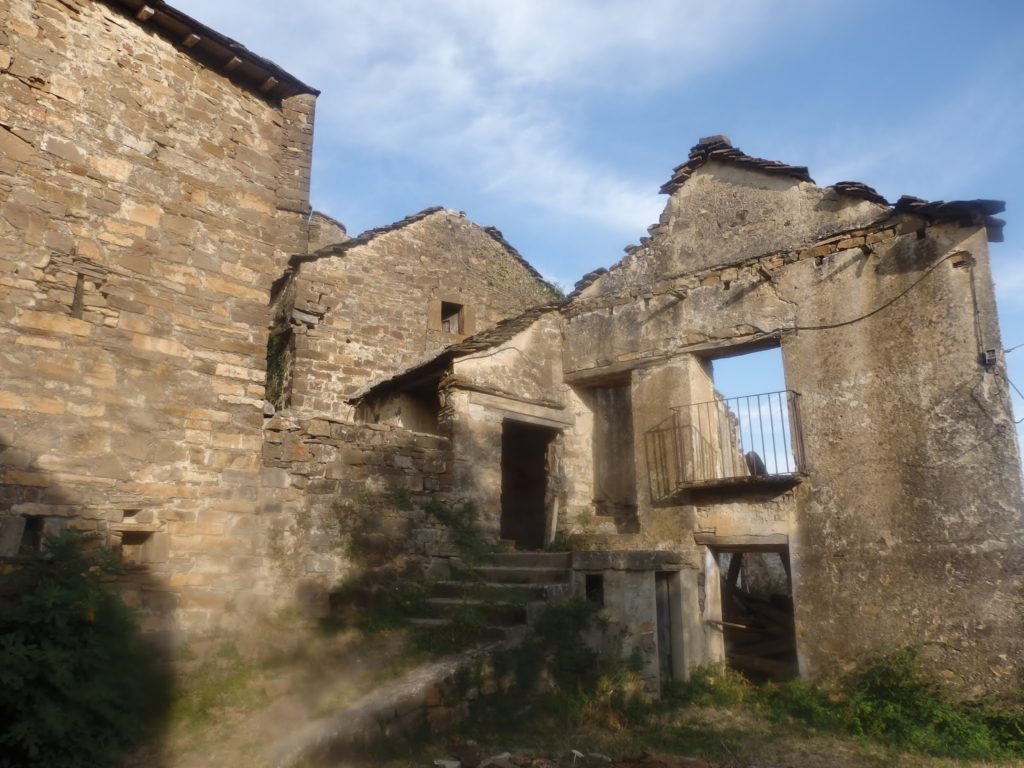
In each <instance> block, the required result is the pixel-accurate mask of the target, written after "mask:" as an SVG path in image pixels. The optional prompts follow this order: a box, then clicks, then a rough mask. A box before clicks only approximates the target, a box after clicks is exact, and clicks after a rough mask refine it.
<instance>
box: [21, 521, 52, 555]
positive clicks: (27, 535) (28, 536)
mask: <svg viewBox="0 0 1024 768" xmlns="http://www.w3.org/2000/svg"><path fill="white" fill-rule="evenodd" d="M45 523H46V520H45V518H42V517H26V518H25V528H24V529H23V530H22V532H21V549H34V550H38V549H41V548H42V546H43V526H44V524H45Z"/></svg>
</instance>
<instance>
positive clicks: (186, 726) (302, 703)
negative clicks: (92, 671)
mask: <svg viewBox="0 0 1024 768" xmlns="http://www.w3.org/2000/svg"><path fill="white" fill-rule="evenodd" d="M263 658H264V661H262V662H259V663H253V662H252V661H251V660H245V659H243V658H242V656H241V654H240V653H239V652H238V650H237V649H236V648H235V647H234V646H232V645H231V644H223V645H221V646H219V647H213V648H211V649H210V650H209V651H208V652H206V653H203V654H202V656H201V657H199V658H194V659H190V660H184V661H182V662H181V663H180V664H179V668H180V671H181V673H182V674H181V675H180V676H179V681H178V684H179V701H178V702H177V703H176V704H175V706H174V708H173V710H172V713H171V717H170V719H169V721H168V725H167V728H166V731H165V733H164V738H163V740H162V743H161V744H160V745H157V746H154V747H152V748H150V749H147V750H145V751H144V752H141V753H140V754H139V755H137V756H136V759H135V760H134V761H133V762H132V764H131V765H132V768H141V767H142V766H145V768H157V767H159V768H206V767H207V766H218V768H261V767H262V766H276V765H285V764H288V762H287V759H286V758H288V757H289V756H290V755H293V754H294V746H295V745H296V744H297V743H298V744H301V743H303V741H304V740H308V738H310V737H312V738H315V737H316V734H317V733H318V732H320V731H325V729H326V731H330V729H332V728H338V727H346V725H352V726H357V724H358V718H359V717H362V716H363V715H365V714H366V713H365V712H364V711H363V710H366V709H367V707H371V708H372V706H373V705H374V704H375V703H376V704H379V703H380V702H381V701H383V700H386V699H388V697H390V696H401V695H402V692H403V691H405V690H407V689H408V687H409V686H410V685H417V684H419V683H420V682H422V681H423V680H424V679H426V678H429V677H430V675H431V670H436V669H437V666H438V663H437V662H424V661H423V660H422V659H420V660H417V659H415V658H412V657H410V655H409V653H408V650H407V648H406V647H405V645H404V643H403V638H402V636H401V634H400V633H379V634H375V635H372V636H370V637H364V636H362V635H360V634H359V633H357V632H345V633H340V634H336V635H333V636H324V637H317V636H310V637H309V638H308V639H307V640H306V641H305V642H303V643H302V644H301V645H300V646H298V647H294V646H293V647H289V648H283V649H280V650H279V651H278V652H276V653H274V654H270V655H269V660H267V659H268V657H267V656H266V655H265V656H264V657H263ZM360 712H362V713H363V714H362V715H361V714H360ZM584 720H586V718H584ZM473 738H475V739H476V741H472V740H469V739H468V738H465V737H462V738H458V739H455V738H451V737H446V736H444V735H442V734H435V735H434V736H433V738H432V739H430V741H429V742H428V743H426V744H421V745H418V746H415V747H407V746H404V745H398V744H392V745H388V746H386V747H385V750H384V751H383V752H377V753H374V754H370V755H366V754H364V755H359V756H355V755H353V756H349V757H345V758H342V759H340V760H338V761H336V762H334V763H331V765H335V766H353V767H354V766H359V767H360V768H363V767H369V766H375V767H376V766H380V767H381V768H385V767H386V768H420V767H422V768H430V767H431V766H434V765H435V761H442V760H450V761H458V762H459V764H460V766H461V768H570V767H571V768H818V767H819V766H820V767H821V768H826V767H827V768H833V767H834V768H861V767H862V766H863V767H865V768H883V767H888V766H897V768H954V766H970V767H971V768H982V766H995V765H1003V766H1020V767H1021V768H1024V761H1017V762H1005V763H993V762H982V761H978V762H966V761H956V760H947V759H940V758H931V757H926V756H921V755H908V754H900V753H897V752H894V751H892V750H889V749H886V748H883V747H881V746H878V745H876V744H871V743H867V742H862V741H856V740H851V739H840V738H836V737H833V736H826V735H821V734H816V733H814V732H811V731H809V730H807V729H804V728H801V727H799V726H797V725H795V724H791V725H786V724H782V725H780V724H778V723H772V722H769V721H768V720H766V719H764V718H763V717H761V716H759V715H758V714H757V713H754V712H752V711H750V710H748V709H744V708H742V707H738V708H735V709H721V708H684V709H677V710H672V711H667V712H664V713H661V714H660V715H657V716H656V717H653V718H651V719H650V721H649V722H647V723H645V724H644V725H643V726H641V727H638V726H629V725H625V724H624V723H623V722H621V721H617V720H614V719H608V718H606V717H603V716H601V717H596V718H594V719H593V720H592V721H589V722H586V724H585V725H582V726H581V725H575V726H573V727H569V725H568V724H566V723H559V722H558V721H557V720H552V721H549V722H547V723H546V724H545V725H544V726H543V727H542V728H538V729H536V730H533V731H529V732H507V733H487V734H474V735H473ZM574 751H575V754H574ZM488 760H490V762H489V763H488ZM292 764H294V765H297V766H300V767H301V768H314V767H315V766H318V765H319V764H318V763H313V762H310V761H308V760H301V759H300V760H299V761H297V762H294V763H292ZM438 764H439V765H442V766H447V768H456V766H455V763H454V762H452V763H447V764H443V763H438Z"/></svg>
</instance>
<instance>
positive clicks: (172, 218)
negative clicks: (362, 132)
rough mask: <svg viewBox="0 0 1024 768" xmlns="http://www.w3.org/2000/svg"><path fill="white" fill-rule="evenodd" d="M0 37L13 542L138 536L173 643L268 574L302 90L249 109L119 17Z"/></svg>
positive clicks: (96, 10) (21, 18) (226, 609)
mask: <svg viewBox="0 0 1024 768" xmlns="http://www.w3.org/2000/svg"><path fill="white" fill-rule="evenodd" d="M0 30H2V31H0V53H2V59H3V60H2V61H0V84H2V87H0V115H2V117H0V123H2V124H0V146H2V155H0V349H2V352H0V356H2V368H3V378H2V382H0V390H2V394H0V409H2V410H0V442H2V444H3V447H2V473H3V476H2V485H0V510H2V512H3V513H4V514H6V515H8V517H6V518H5V519H4V521H3V523H4V538H5V540H6V541H7V542H13V551H16V549H17V542H18V540H19V539H20V535H21V533H22V529H23V526H24V525H25V524H26V523H27V524H28V525H29V527H30V528H31V527H33V526H36V525H39V523H38V522H37V521H44V522H43V525H44V526H45V528H46V529H47V530H50V529H55V528H58V527H60V526H62V525H64V524H70V525H72V526H73V527H75V528H79V529H83V530H96V531H99V532H101V533H104V534H105V535H108V536H109V539H110V541H111V543H114V544H116V543H118V541H119V540H125V541H130V542H133V544H132V546H136V545H137V546H139V547H141V548H142V549H143V550H144V555H145V557H144V563H145V565H146V566H147V567H148V568H149V570H150V572H151V574H152V575H153V576H155V577H156V578H157V580H158V582H159V583H162V584H163V585H166V586H170V587H171V588H173V589H174V590H175V595H176V597H175V600H174V610H175V611H176V612H177V616H178V618H177V621H176V623H177V625H178V626H180V627H191V626H201V625H207V624H212V623H216V622H218V621H220V620H221V618H220V617H222V616H224V615H226V614H228V613H230V611H231V610H238V611H241V610H244V605H243V604H244V600H245V593H246V587H247V586H248V584H249V583H250V582H251V576H250V575H249V572H250V571H251V570H252V569H253V568H255V567H257V566H258V565H259V562H260V555H259V554H258V552H257V551H256V548H257V545H256V540H255V538H254V532H255V528H254V527H253V526H252V525H251V523H250V518H251V517H252V513H253V509H254V507H255V505H256V504H257V503H258V495H259V485H260V473H261V466H260V456H259V454H260V449H261V445H262V428H263V416H262V414H261V408H262V404H263V398H264V376H265V373H264V372H265V365H266V362H265V349H266V338H267V336H266V328H267V320H268V312H267V296H268V294H269V291H270V285H271V282H272V281H273V279H274V276H275V275H276V274H278V273H279V272H280V271H281V270H282V269H283V268H284V266H285V264H286V263H287V258H288V256H289V254H291V253H293V252H295V251H296V250H297V245H299V244H304V242H305V221H306V213H307V209H308V181H309V175H308V174H309V162H310V149H311V142H312V121H313V107H314V99H315V93H314V92H313V91H312V90H311V89H308V88H305V89H303V90H301V91H300V92H294V93H293V94H292V95H286V96H284V98H281V97H280V96H276V97H275V96H271V97H263V96H261V95H260V94H258V93H256V92H252V91H250V90H248V89H247V88H246V87H243V86H241V85H240V84H239V83H236V82H233V81H232V80H230V79H229V78H228V77H227V76H226V75H225V74H222V73H220V72H217V71H214V70H212V69H211V68H209V67H208V66H206V65H204V64H202V63H200V62H199V61H197V60H196V59H194V58H192V57H190V56H189V55H186V53H184V52H183V50H182V49H179V47H178V45H176V44H175V43H172V42H170V41H169V40H167V39H165V38H164V37H163V36H162V34H161V33H159V32H158V31H157V30H156V29H155V28H152V27H151V26H147V23H145V22H140V21H137V20H136V19H133V18H132V17H131V16H130V15H125V13H124V11H123V10H122V9H121V7H120V5H119V4H118V3H111V4H109V5H108V4H105V3H100V2H92V1H91V0H89V1H85V0H83V1H82V2H48V1H47V0H41V1H40V2H36V1H34V0H14V1H13V2H9V3H4V5H3V7H2V8H0ZM10 552H11V549H10V547H9V548H8V552H7V553H5V554H10ZM160 606H161V608H166V607H167V603H166V601H165V600H164V599H161V600H160Z"/></svg>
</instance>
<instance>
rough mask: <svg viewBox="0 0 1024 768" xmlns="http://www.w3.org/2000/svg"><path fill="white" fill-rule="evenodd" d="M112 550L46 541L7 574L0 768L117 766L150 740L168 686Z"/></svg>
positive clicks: (0, 650)
mask: <svg viewBox="0 0 1024 768" xmlns="http://www.w3.org/2000/svg"><path fill="white" fill-rule="evenodd" d="M115 570H116V564H115V561H114V555H113V553H112V552H110V551H108V550H100V551H98V552H94V553H87V552H85V551H84V550H83V548H82V543H81V540H80V538H79V537H78V536H77V535H75V534H74V533H64V534H61V535H59V536H47V537H46V540H45V544H44V548H43V549H42V550H41V551H39V552H29V553H27V559H26V562H25V563H24V566H23V567H21V568H19V569H18V570H15V571H13V572H11V573H8V574H6V575H4V576H2V577H0V722H2V723H4V729H3V731H2V732H0V766H4V768H7V767H10V768H14V767H15V766H29V765H32V766H39V765H46V766H53V767H56V768H65V767H67V768H77V766H104V765H114V764H116V763H117V762H118V761H120V760H121V759H122V758H123V757H124V755H125V754H126V753H127V752H128V751H129V750H130V749H131V748H132V747H133V746H135V745H137V744H139V743H141V742H142V741H144V740H145V738H146V737H147V736H148V735H149V732H150V730H151V728H152V726H153V725H154V723H155V721H156V719H157V717H158V716H159V715H160V714H161V713H162V708H163V707H164V706H165V705H166V702H167V689H166V686H165V685H164V682H163V679H162V678H161V676H160V674H159V673H158V671H157V669H158V667H157V665H156V664H155V662H154V661H153V654H152V653H151V652H149V649H147V648H146V647H145V646H144V645H143V644H142V642H141V640H140V638H139V635H138V631H137V627H136V624H135V621H134V619H133V616H132V614H131V613H130V611H129V610H128V609H127V608H126V607H125V606H124V604H123V603H122V602H121V600H120V599H119V597H118V596H117V594H116V593H115V592H114V589H113V587H112V586H111V585H110V584H109V582H108V581H107V580H106V578H107V577H108V576H109V575H110V574H111V573H113V572H114V571H115Z"/></svg>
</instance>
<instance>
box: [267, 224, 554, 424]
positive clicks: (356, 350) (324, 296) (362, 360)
mask: <svg viewBox="0 0 1024 768" xmlns="http://www.w3.org/2000/svg"><path fill="white" fill-rule="evenodd" d="M285 280H286V281H287V282H286V283H285V284H282V286H281V288H280V295H279V297H278V298H277V303H276V311H277V314H278V318H279V320H278V324H277V326H276V331H277V332H278V333H279V334H284V335H286V337H287V341H282V342H281V344H280V346H281V348H282V351H283V353H284V354H287V356H288V361H287V367H288V370H287V372H285V373H284V375H285V377H286V381H285V382H283V384H282V387H281V391H280V392H279V393H277V398H276V399H277V400H278V403H279V404H287V405H288V406H290V407H291V408H293V409H296V410H298V411H301V412H304V413H311V414H322V415H328V416H333V417H344V416H350V415H351V414H352V408H351V406H350V405H349V404H348V403H347V400H348V399H349V398H350V397H352V396H353V395H355V394H356V393H357V392H358V391H359V390H360V389H361V388H363V387H364V386H366V385H367V384H369V383H370V382H372V381H374V380H376V379H377V378H379V377H381V376H387V375H390V374H392V373H397V372H398V371H401V370H402V369H404V368H406V367H408V366H409V365H410V364H411V363H413V362H416V361H418V360H420V359H422V358H424V357H429V356H431V355H432V354H433V353H435V352H438V351H440V350H441V349H442V348H444V347H445V346H448V345H450V344H453V343H455V342H457V341H459V340H461V339H463V338H465V337H466V336H468V335H472V334H473V333H476V332H477V331H483V330H486V329H487V328H489V327H491V326H493V325H494V324H495V323H497V322H498V321H499V320H502V319H504V318H507V317H511V316H514V315H518V314H519V313H521V312H523V311H524V310H526V309H529V308H530V307H532V306H535V305H537V304H541V303H544V302H546V301H551V300H552V299H554V298H556V297H557V293H556V291H555V290H554V289H552V288H551V287H550V286H548V285H546V284H545V283H544V282H543V281H542V280H541V279H540V275H538V274H537V273H536V271H535V270H534V269H533V268H532V267H530V266H529V264H527V263H526V262H525V261H524V260H523V259H522V257H521V256H520V255H519V254H518V253H517V252H516V251H515V250H514V249H513V248H512V247H511V246H509V245H508V244H507V243H506V242H505V241H504V240H503V239H502V237H501V234H500V233H499V232H497V231H496V230H494V229H489V228H483V227H479V226H477V225H476V224H473V223H472V222H470V221H468V220H467V219H466V218H465V216H463V215H462V214H460V213H457V212H455V211H448V210H444V209H428V210H426V211H423V212H421V213H419V214H416V215H414V216H410V217H409V218H408V219H405V220H404V221H401V222H398V223H397V224H395V225H393V226H390V227H384V228H382V229H379V230H373V231H371V232H368V233H365V234H363V235H360V236H359V237H358V238H354V239H351V240H347V241H345V242H343V243H341V244H338V245H334V246H330V247H327V248H325V249H322V250H320V251H318V252H316V253H314V254H312V255H311V256H309V257H306V258H295V259H293V260H292V266H291V269H290V271H289V273H288V275H287V276H286V277H285ZM443 313H448V314H449V315H451V320H450V322H449V323H448V324H446V323H445V321H446V319H448V318H446V317H443Z"/></svg>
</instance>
